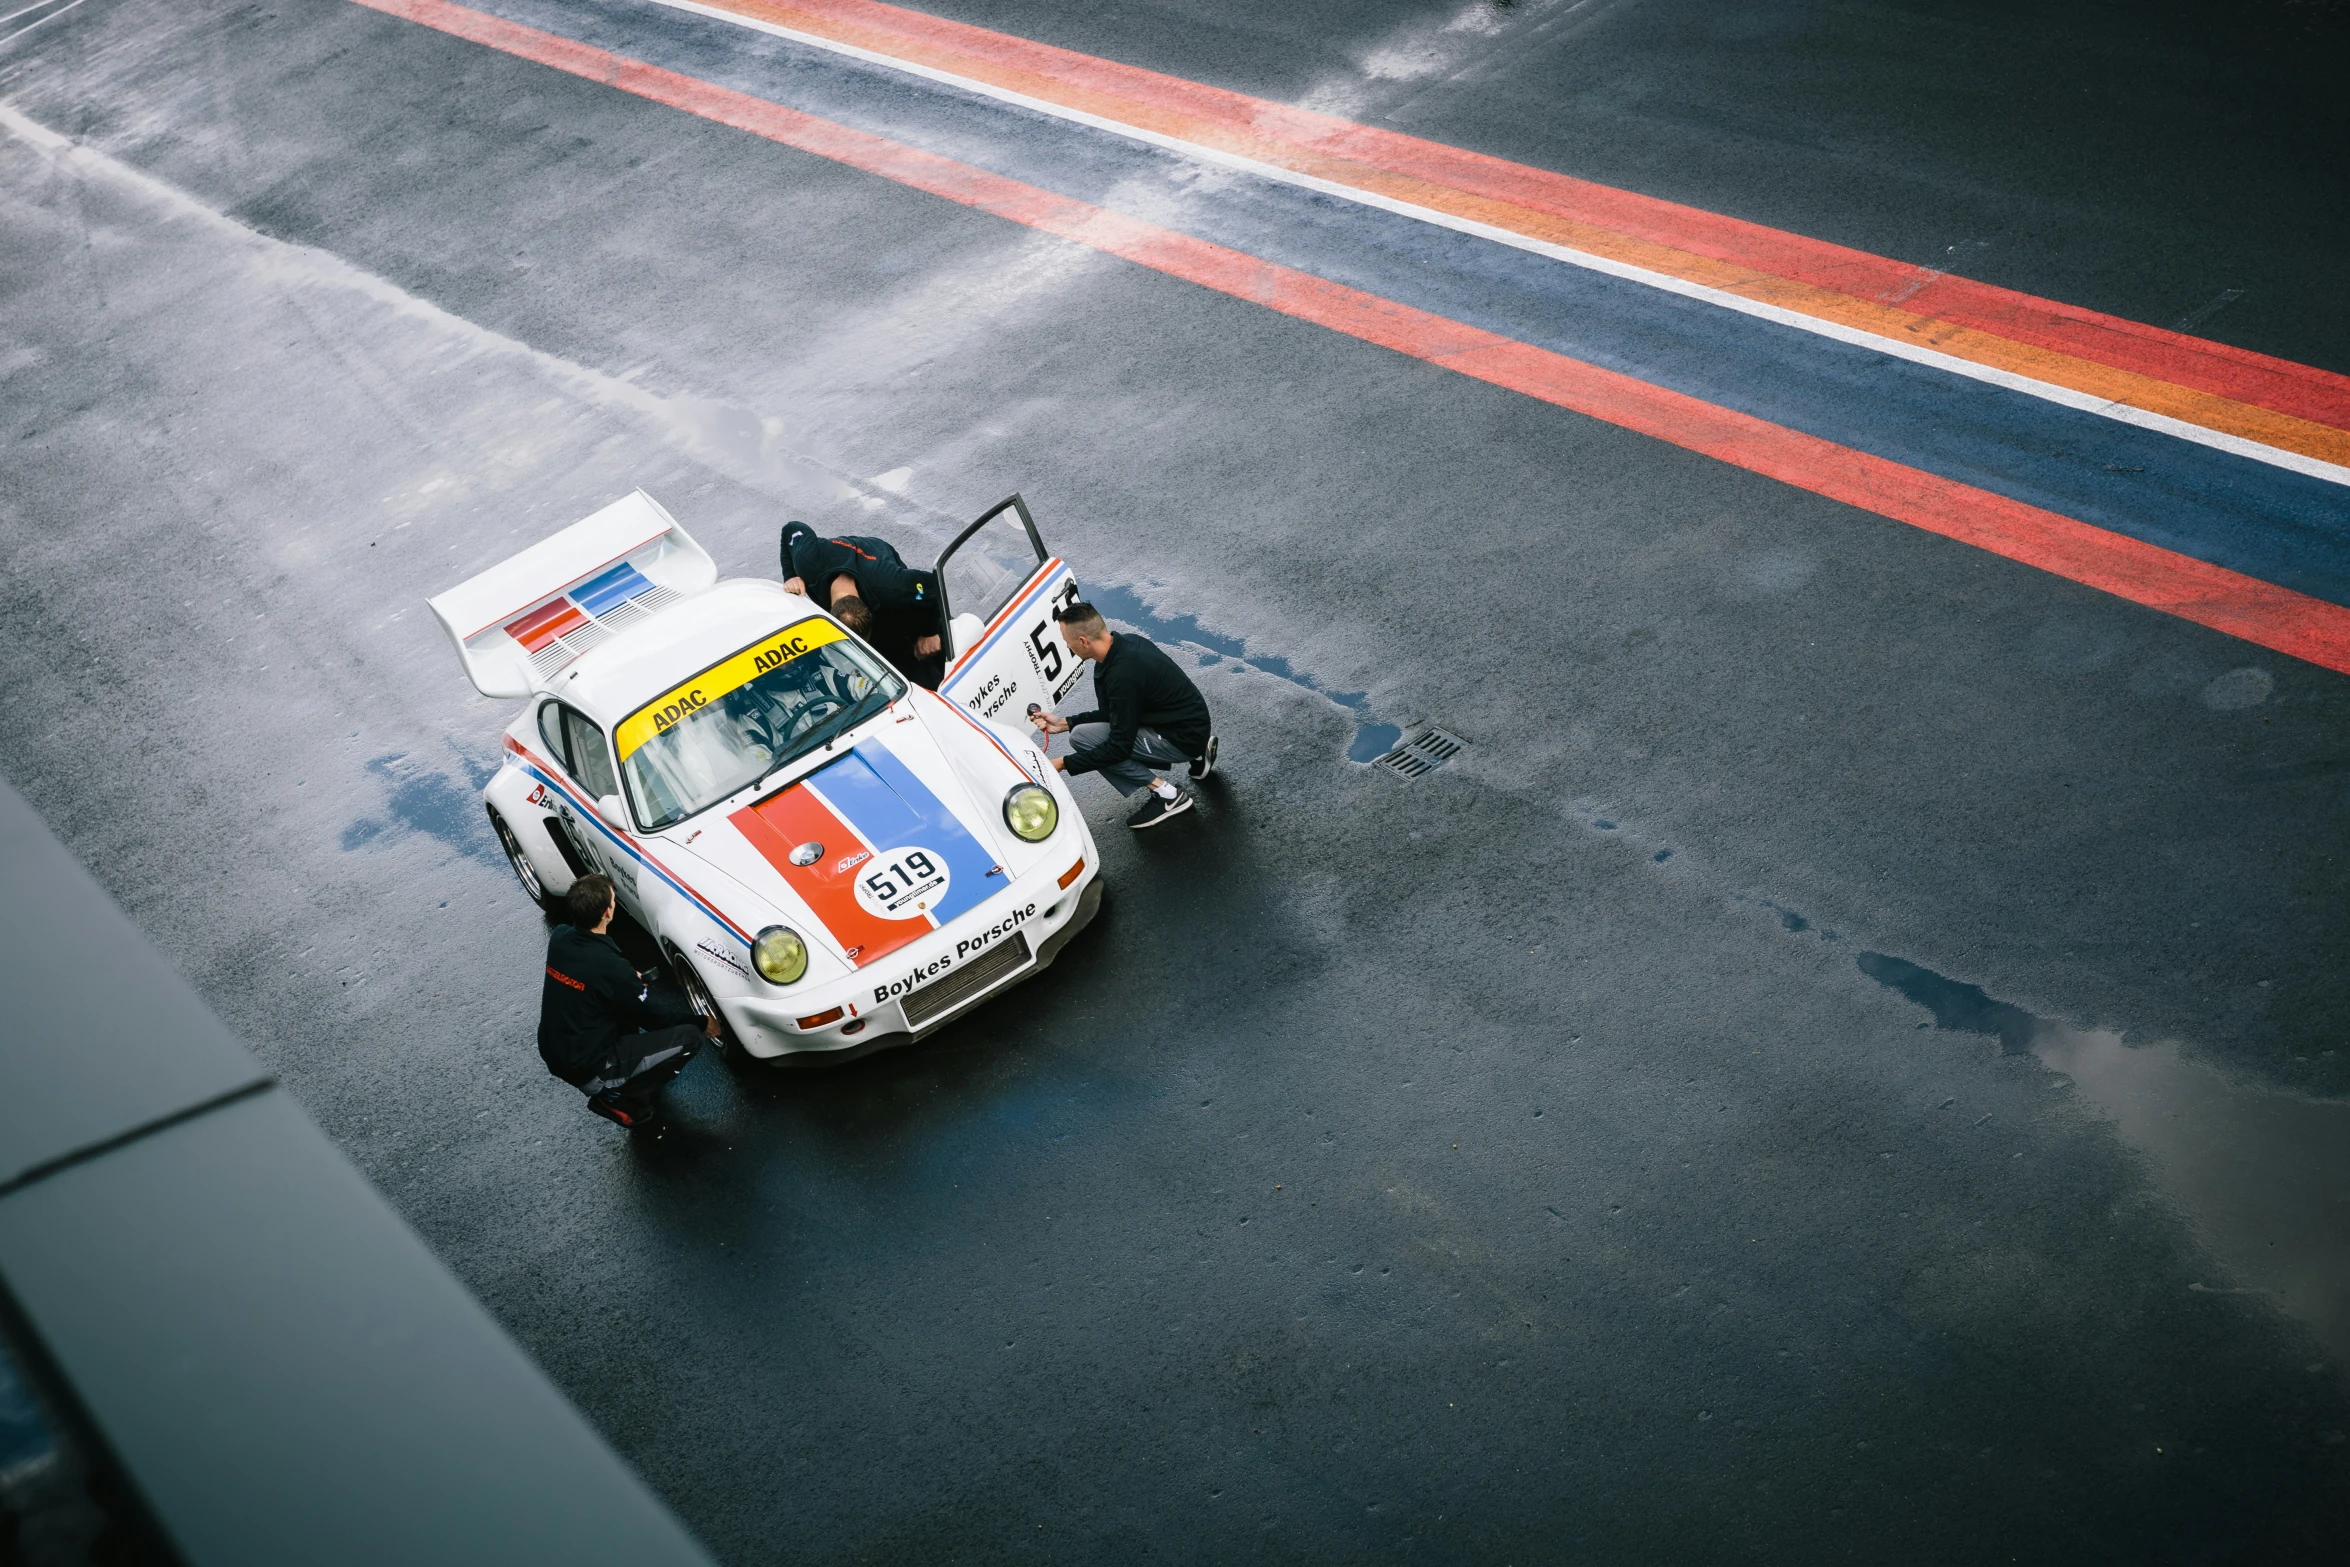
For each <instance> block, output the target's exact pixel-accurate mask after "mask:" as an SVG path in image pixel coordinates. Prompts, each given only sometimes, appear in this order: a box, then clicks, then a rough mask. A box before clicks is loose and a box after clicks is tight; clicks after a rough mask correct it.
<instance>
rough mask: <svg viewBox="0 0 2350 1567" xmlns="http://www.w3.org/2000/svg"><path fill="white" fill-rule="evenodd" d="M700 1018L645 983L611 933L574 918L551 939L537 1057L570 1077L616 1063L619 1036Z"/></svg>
mask: <svg viewBox="0 0 2350 1567" xmlns="http://www.w3.org/2000/svg"><path fill="white" fill-rule="evenodd" d="M699 1020H700V1019H699V1017H698V1015H697V1014H696V1013H695V1012H694V1009H693V1008H692V1007H690V1006H686V1005H684V1004H683V1003H682V1002H678V1001H672V1000H671V999H670V998H669V997H668V996H666V995H664V994H663V993H662V992H661V991H654V992H652V993H651V995H650V996H649V997H648V996H647V994H646V989H645V982H644V981H643V980H641V979H639V978H637V974H636V969H635V968H634V967H633V966H632V965H631V964H630V963H629V961H628V959H627V958H626V957H623V956H622V955H621V951H620V944H619V943H618V942H616V941H614V940H613V939H612V938H611V937H610V936H599V935H597V934H595V933H594V932H593V931H585V930H580V929H578V928H577V927H575V926H571V925H558V926H556V927H555V937H554V939H553V940H552V941H550V942H548V943H547V981H546V985H545V987H544V988H543V989H542V990H541V992H540V996H539V1056H540V1058H541V1059H543V1060H544V1061H545V1062H546V1063H547V1070H548V1071H550V1072H552V1073H554V1074H555V1075H556V1076H557V1077H559V1078H561V1079H563V1081H565V1082H566V1083H573V1084H578V1083H584V1082H586V1081H587V1080H588V1079H589V1078H591V1077H594V1076H596V1075H597V1074H598V1072H599V1071H600V1070H601V1069H602V1068H604V1067H605V1066H608V1065H619V1064H621V1063H620V1062H619V1061H618V1059H617V1058H618V1056H619V1054H620V1046H621V1039H622V1036H624V1035H628V1034H634V1033H636V1032H637V1031H638V1030H639V1029H649V1028H673V1027H675V1026H676V1025H678V1024H680V1023H693V1022H698V1021H699Z"/></svg>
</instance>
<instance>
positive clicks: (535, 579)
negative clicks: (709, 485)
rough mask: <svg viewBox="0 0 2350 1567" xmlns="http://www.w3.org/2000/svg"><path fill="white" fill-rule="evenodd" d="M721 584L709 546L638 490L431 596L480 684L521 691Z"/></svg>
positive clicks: (538, 686) (498, 691)
mask: <svg viewBox="0 0 2350 1567" xmlns="http://www.w3.org/2000/svg"><path fill="white" fill-rule="evenodd" d="M717 580H718V566H717V563H716V562H715V561H713V560H711V559H710V555H709V552H708V551H707V550H704V549H703V548H702V547H701V546H700V545H699V544H696V543H695V542H694V541H693V540H692V539H690V538H688V537H687V536H686V531H685V530H684V529H683V528H681V527H679V526H678V525H677V519H676V518H674V517H672V516H670V515H669V513H668V512H667V511H665V510H663V509H662V506H661V503H660V502H659V501H656V500H654V499H653V498H652V497H651V496H650V495H647V494H646V493H645V492H644V491H642V490H638V491H637V492H635V493H634V494H632V495H630V496H628V497H626V498H625V499H623V500H617V501H614V502H613V503H612V504H611V505H609V506H607V507H605V508H604V509H603V510H602V511H599V512H597V513H595V514H594V515H593V516H589V517H583V518H581V519H580V520H579V521H578V522H575V523H573V524H572V525H571V526H570V527H568V528H565V529H564V530H563V531H562V532H561V533H558V534H556V535H555V536H554V537H552V538H549V539H542V540H540V541H539V542H538V543H536V544H533V545H532V546H531V547H530V548H529V549H526V550H524V551H523V552H522V553H521V554H519V555H516V556H513V557H511V558H510V559H507V560H503V561H500V562H499V563H498V564H497V565H495V566H492V567H491V568H490V569H489V570H487V571H485V572H483V573H482V574H481V575H479V576H477V577H470V578H468V579H466V580H465V581H463V582H460V583H458V584H457V586H455V587H453V588H451V589H449V590H448V591H447V592H446V593H442V594H440V595H438V596H436V597H434V598H432V599H430V600H428V601H427V602H429V603H430V604H431V605H432V612H433V614H434V616H435V617H436V618H437V619H438V620H439V621H440V623H441V629H443V630H444V631H446V632H448V633H449V640H450V641H451V642H454V643H455V644H456V645H457V657H458V660H459V661H460V662H462V663H463V664H464V665H465V674H466V678H468V679H470V680H471V681H472V682H473V688H474V689H475V690H476V691H479V692H480V693H481V694H482V695H483V696H499V697H516V696H528V695H530V694H531V693H532V692H533V691H543V690H545V689H546V688H547V685H548V683H549V682H550V681H552V680H553V679H554V678H555V676H556V675H557V674H559V673H561V672H562V670H563V668H564V667H565V666H566V665H568V664H569V663H570V662H571V661H572V660H573V659H575V658H577V657H579V656H580V655H581V654H582V653H585V652H586V651H587V650H588V649H589V648H592V647H594V646H596V645H597V644H598V643H600V642H605V641H609V640H610V639H611V638H612V637H614V636H617V635H618V634H619V633H621V632H623V631H625V630H627V629H628V628H629V627H631V626H634V625H639V624H642V623H643V622H644V621H646V620H648V619H650V618H651V617H652V616H653V615H655V614H658V613H659V612H660V611H662V610H664V609H667V608H668V607H669V606H670V605H672V604H676V603H678V602H680V601H682V600H684V599H688V598H691V597H692V596H693V595H694V594H696V593H700V592H702V591H703V590H704V589H706V588H708V587H709V586H710V585H711V584H712V583H714V582H716V581H717Z"/></svg>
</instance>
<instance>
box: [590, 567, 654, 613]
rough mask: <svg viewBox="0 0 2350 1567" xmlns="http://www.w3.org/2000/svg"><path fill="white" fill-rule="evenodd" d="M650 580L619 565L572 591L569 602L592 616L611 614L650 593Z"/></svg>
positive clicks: (591, 578) (633, 568)
mask: <svg viewBox="0 0 2350 1567" xmlns="http://www.w3.org/2000/svg"><path fill="white" fill-rule="evenodd" d="M652 586H653V583H652V579H651V578H649V577H647V576H646V575H645V574H644V573H643V572H641V571H639V570H637V569H636V568H635V567H634V566H631V565H630V564H629V563H628V562H627V561H622V562H621V563H620V564H619V565H617V566H614V567H613V568H612V569H611V570H610V571H607V572H605V573H604V574H603V575H601V576H597V577H590V578H589V579H588V580H587V581H585V582H583V583H581V584H580V585H579V586H578V587H576V588H573V589H572V590H571V602H572V603H574V604H577V605H578V606H579V607H580V608H581V609H584V610H586V611H587V612H588V613H589V614H591V615H607V614H610V613H611V612H612V611H613V610H614V609H615V608H617V607H618V606H620V605H622V604H625V603H627V602H628V601H629V600H630V599H632V598H635V597H636V596H637V595H638V594H640V593H647V592H650V591H651V590H652Z"/></svg>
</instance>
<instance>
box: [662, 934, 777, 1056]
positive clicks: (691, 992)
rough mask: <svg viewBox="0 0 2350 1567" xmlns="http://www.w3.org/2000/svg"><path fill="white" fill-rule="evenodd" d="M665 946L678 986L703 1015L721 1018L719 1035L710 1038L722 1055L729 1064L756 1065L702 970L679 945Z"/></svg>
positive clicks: (695, 1008)
mask: <svg viewBox="0 0 2350 1567" xmlns="http://www.w3.org/2000/svg"><path fill="white" fill-rule="evenodd" d="M661 950H662V951H663V952H664V953H665V954H666V955H667V956H668V959H669V971H670V972H671V973H673V974H675V975H676V976H677V988H678V989H680V990H682V991H684V992H685V999H686V1001H687V1002H688V1004H690V1005H691V1006H692V1007H693V1009H694V1010H695V1011H696V1012H699V1013H700V1014H701V1015H702V1016H704V1017H714V1018H716V1019H717V1020H718V1037H717V1038H715V1039H713V1040H712V1041H710V1042H711V1043H712V1044H713V1045H715V1046H717V1047H718V1054H719V1056H720V1057H721V1058H722V1059H724V1061H725V1062H726V1064H727V1065H728V1066H732V1067H747V1066H750V1065H752V1064H753V1063H754V1061H755V1060H756V1058H755V1057H754V1056H752V1054H751V1053H750V1052H749V1051H747V1050H745V1049H744V1048H743V1042H742V1041H741V1040H740V1039H738V1038H736V1037H735V1032H734V1025H733V1024H732V1023H729V1022H727V1021H726V1014H725V1013H723V1012H721V1011H719V1010H718V1003H717V1001H716V1000H715V999H713V998H712V996H711V995H710V987H709V986H707V985H705V984H703V983H702V976H701V973H700V971H699V970H697V969H696V968H695V967H694V966H693V964H692V963H691V962H689V961H688V960H687V958H686V956H685V954H684V953H682V952H680V951H678V950H677V949H676V948H675V947H671V946H664V947H663V948H662V949H661Z"/></svg>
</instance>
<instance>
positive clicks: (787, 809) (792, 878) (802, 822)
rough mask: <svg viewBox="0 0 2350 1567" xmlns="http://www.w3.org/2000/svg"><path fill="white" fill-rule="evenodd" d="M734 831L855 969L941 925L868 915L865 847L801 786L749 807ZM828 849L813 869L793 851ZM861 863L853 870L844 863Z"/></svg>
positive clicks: (739, 815) (738, 817) (735, 816)
mask: <svg viewBox="0 0 2350 1567" xmlns="http://www.w3.org/2000/svg"><path fill="white" fill-rule="evenodd" d="M727 821H728V822H729V823H731V824H732V825H733V827H734V830H735V831H737V832H739V833H741V834H742V835H743V837H744V838H746V839H747V840H749V842H750V845H751V847H752V848H754V849H757V850H758V851H759V857H760V858H761V859H764V860H765V861H766V862H767V863H768V864H770V865H772V866H774V867H775V869H776V872H777V874H779V875H781V876H782V877H783V879H784V882H785V883H786V884H787V885H788V886H789V887H790V888H791V890H792V891H794V892H796V893H798V894H799V895H800V901H801V902H803V903H805V904H807V906H808V912H809V913H811V914H813V915H815V916H816V917H817V918H818V919H820V920H822V921H823V922H824V928H825V929H826V930H828V931H830V932H831V933H832V939H833V940H835V941H837V942H839V943H840V945H841V949H842V950H843V951H845V952H846V953H848V954H849V966H850V967H852V968H863V967H864V966H865V965H866V964H868V963H871V962H872V961H873V960H874V959H876V958H880V957H886V956H887V955H888V954H890V953H892V952H895V951H897V949H898V948H900V947H902V946H904V945H905V944H906V943H908V942H910V941H913V940H916V939H917V938H919V937H923V936H927V935H929V934H930V933H931V931H933V930H935V929H936V928H937V927H936V926H934V925H932V924H931V922H930V921H928V920H926V919H911V920H885V919H883V918H881V917H880V916H879V915H877V914H869V913H867V912H866V911H865V905H863V904H862V903H859V902H858V901H857V881H856V876H857V871H858V870H859V869H860V868H861V867H862V866H863V864H864V857H863V856H862V855H860V853H859V851H860V850H862V849H863V848H864V847H865V844H864V840H863V839H861V838H859V837H858V836H857V834H856V832H855V830H854V829H852V828H851V827H850V826H849V824H848V823H846V822H844V821H842V820H841V819H840V817H839V816H838V815H836V814H835V813H834V812H833V811H832V809H831V808H830V807H829V806H827V805H826V804H825V803H824V802H823V801H821V800H819V799H817V798H816V797H815V795H813V794H811V793H810V792H809V791H807V790H806V789H803V788H801V787H800V786H799V785H798V784H793V785H792V786H791V787H790V788H788V789H786V790H784V791H783V792H782V793H781V794H775V795H770V796H768V797H767V798H766V799H764V800H761V801H760V802H759V803H758V804H756V805H746V806H744V807H743V808H742V809H741V810H739V811H737V812H735V813H734V814H733V815H732V816H729V817H728V818H727ZM810 842H814V843H820V844H822V845H824V855H823V857H822V858H821V859H819V860H818V861H817V862H816V863H815V864H813V865H794V864H793V863H792V862H791V852H792V850H793V849H795V848H797V847H799V846H800V845H801V844H803V843H810ZM850 859H853V860H855V861H856V862H857V863H856V864H854V865H851V866H849V867H848V868H847V869H845V870H844V869H842V868H841V861H843V860H850Z"/></svg>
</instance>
